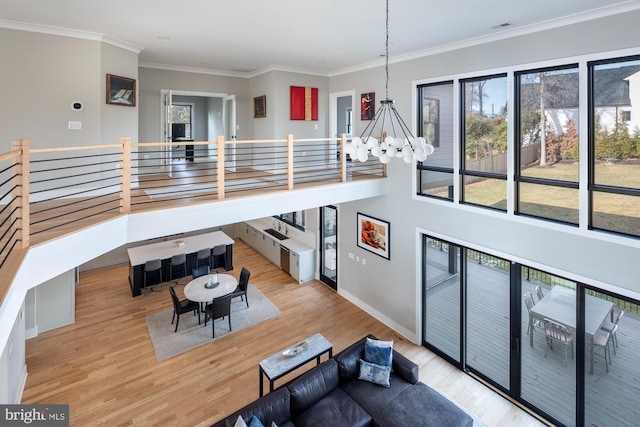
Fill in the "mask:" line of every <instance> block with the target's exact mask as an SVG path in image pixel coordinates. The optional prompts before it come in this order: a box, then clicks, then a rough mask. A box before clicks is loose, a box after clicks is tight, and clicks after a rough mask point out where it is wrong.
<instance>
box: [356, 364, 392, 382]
mask: <svg viewBox="0 0 640 427" xmlns="http://www.w3.org/2000/svg"><path fill="white" fill-rule="evenodd" d="M390 375H391V367H390V366H381V365H376V364H375V363H370V362H367V361H366V360H362V359H360V375H359V376H358V379H361V380H365V381H369V382H371V383H374V384H379V385H381V386H385V387H389V386H390V385H391V384H389V376H390Z"/></svg>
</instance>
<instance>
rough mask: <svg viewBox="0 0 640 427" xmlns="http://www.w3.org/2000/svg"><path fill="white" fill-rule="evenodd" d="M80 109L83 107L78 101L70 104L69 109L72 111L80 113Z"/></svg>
mask: <svg viewBox="0 0 640 427" xmlns="http://www.w3.org/2000/svg"><path fill="white" fill-rule="evenodd" d="M82 107H84V105H82V102H80V101H73V102H72V103H71V109H72V110H73V111H82Z"/></svg>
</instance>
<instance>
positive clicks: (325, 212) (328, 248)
mask: <svg viewBox="0 0 640 427" xmlns="http://www.w3.org/2000/svg"><path fill="white" fill-rule="evenodd" d="M320 280H321V281H322V282H323V283H326V284H327V285H329V286H330V287H331V288H333V289H334V290H336V291H337V290H338V209H337V208H336V207H335V206H323V207H321V208H320Z"/></svg>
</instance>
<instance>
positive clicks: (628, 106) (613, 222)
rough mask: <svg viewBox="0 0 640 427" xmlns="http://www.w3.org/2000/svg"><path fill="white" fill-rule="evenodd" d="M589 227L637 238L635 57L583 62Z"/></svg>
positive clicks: (639, 108) (639, 82)
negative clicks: (586, 72) (586, 92)
mask: <svg viewBox="0 0 640 427" xmlns="http://www.w3.org/2000/svg"><path fill="white" fill-rule="evenodd" d="M589 87H590V93H589V109H590V115H589V119H590V123H589V131H590V133H591V135H590V136H591V138H590V150H589V154H590V159H589V160H590V161H589V166H590V170H589V189H590V197H591V211H590V221H589V226H590V228H594V229H601V230H608V231H615V232H619V233H624V234H631V235H634V236H640V58H638V57H634V58H622V59H617V60H609V61H599V62H592V63H589Z"/></svg>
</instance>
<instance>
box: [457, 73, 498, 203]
mask: <svg viewBox="0 0 640 427" xmlns="http://www.w3.org/2000/svg"><path fill="white" fill-rule="evenodd" d="M460 95H461V97H462V102H461V105H462V108H461V110H462V120H463V124H462V132H461V133H462V135H461V136H462V138H463V141H462V147H463V150H462V152H461V162H460V165H461V166H460V175H461V178H462V186H461V187H462V188H461V189H462V196H461V201H463V202H465V203H471V204H474V205H478V206H484V207H488V208H493V209H499V210H505V211H506V209H507V161H508V158H507V77H506V75H498V76H489V77H480V78H475V79H465V80H462V81H461V93H460Z"/></svg>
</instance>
